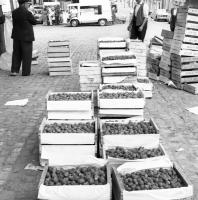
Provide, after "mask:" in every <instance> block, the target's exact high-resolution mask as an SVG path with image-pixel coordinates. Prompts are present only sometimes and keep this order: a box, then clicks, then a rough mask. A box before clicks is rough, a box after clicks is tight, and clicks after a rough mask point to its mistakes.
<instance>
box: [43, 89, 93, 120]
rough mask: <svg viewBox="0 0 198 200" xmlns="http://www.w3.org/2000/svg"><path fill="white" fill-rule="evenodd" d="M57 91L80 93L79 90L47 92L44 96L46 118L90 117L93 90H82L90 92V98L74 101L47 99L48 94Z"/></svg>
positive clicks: (91, 115)
mask: <svg viewBox="0 0 198 200" xmlns="http://www.w3.org/2000/svg"><path fill="white" fill-rule="evenodd" d="M59 93H70V94H75V93H81V92H49V93H48V94H47V96H46V107H47V108H46V110H47V116H48V119H54V120H57V119H92V118H93V115H94V111H93V92H83V93H87V94H91V99H90V100H80V101H78V100H75V101H66V100H65V101H62V100H60V101H49V100H48V99H49V96H50V95H54V94H59Z"/></svg>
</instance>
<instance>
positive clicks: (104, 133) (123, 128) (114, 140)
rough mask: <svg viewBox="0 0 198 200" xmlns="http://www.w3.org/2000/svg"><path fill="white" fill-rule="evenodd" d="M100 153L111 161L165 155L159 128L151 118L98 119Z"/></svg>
mask: <svg viewBox="0 0 198 200" xmlns="http://www.w3.org/2000/svg"><path fill="white" fill-rule="evenodd" d="M99 146H100V148H101V150H100V153H101V156H102V157H103V158H104V159H107V160H108V161H109V162H113V163H124V162H128V161H137V160H138V161H145V160H148V159H149V160H153V159H156V158H161V157H165V158H167V157H168V156H167V154H166V152H165V150H164V148H163V146H162V145H161V144H160V135H159V129H158V127H157V126H156V124H155V123H154V122H153V120H150V121H146V120H132V119H122V120H121V119H116V120H113V119H111V120H109V119H107V120H105V119H102V120H100V145H99Z"/></svg>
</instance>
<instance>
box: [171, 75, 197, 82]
mask: <svg viewBox="0 0 198 200" xmlns="http://www.w3.org/2000/svg"><path fill="white" fill-rule="evenodd" d="M171 78H172V79H173V80H175V81H177V82H180V83H198V76H186V77H181V76H178V75H176V74H174V73H172V74H171Z"/></svg>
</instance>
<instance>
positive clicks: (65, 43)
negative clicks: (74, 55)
mask: <svg viewBox="0 0 198 200" xmlns="http://www.w3.org/2000/svg"><path fill="white" fill-rule="evenodd" d="M69 45H70V42H69V40H57V41H56V40H50V41H49V42H48V46H49V47H60V46H67V47H68V46H69Z"/></svg>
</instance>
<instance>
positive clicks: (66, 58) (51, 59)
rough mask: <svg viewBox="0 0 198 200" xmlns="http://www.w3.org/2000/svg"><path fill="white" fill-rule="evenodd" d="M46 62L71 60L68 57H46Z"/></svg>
mask: <svg viewBox="0 0 198 200" xmlns="http://www.w3.org/2000/svg"><path fill="white" fill-rule="evenodd" d="M47 62H48V63H59V62H71V59H70V58H69V57H58V58H47Z"/></svg>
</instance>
